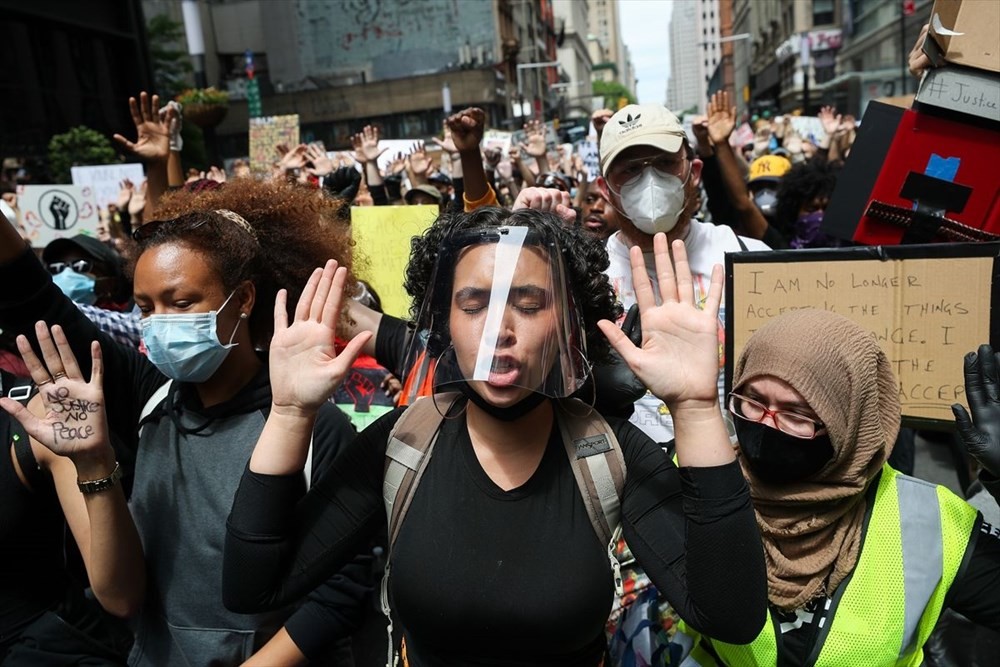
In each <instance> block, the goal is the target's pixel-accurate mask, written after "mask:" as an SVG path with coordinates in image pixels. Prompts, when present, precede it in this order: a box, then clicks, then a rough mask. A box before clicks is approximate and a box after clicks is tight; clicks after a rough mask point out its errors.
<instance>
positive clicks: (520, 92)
mask: <svg viewBox="0 0 1000 667" xmlns="http://www.w3.org/2000/svg"><path fill="white" fill-rule="evenodd" d="M558 66H559V61H558V60H552V61H550V62H546V63H518V65H517V97H518V100H519V101H520V104H521V115H522V116H523V115H525V114H524V84H523V81H522V80H521V70H524V69H541V68H545V67H558ZM531 115H532V116H534V115H535V109H534V105H532V109H531Z"/></svg>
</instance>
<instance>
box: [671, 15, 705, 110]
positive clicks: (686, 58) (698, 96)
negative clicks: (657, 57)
mask: <svg viewBox="0 0 1000 667" xmlns="http://www.w3.org/2000/svg"><path fill="white" fill-rule="evenodd" d="M698 13H699V10H698V4H697V3H695V2H675V3H674V9H673V13H672V14H671V15H670V27H669V28H668V30H667V32H668V35H669V39H670V77H669V78H668V79H667V108H669V109H670V110H671V111H674V112H675V113H678V114H679V113H681V112H682V111H685V110H688V109H692V108H697V107H698V106H699V104H700V103H701V100H702V97H703V96H702V92H701V91H702V86H703V81H702V79H701V69H702V67H703V66H702V64H701V47H700V46H699V45H698V41H699V37H700V33H699V32H698V30H697V29H695V30H692V27H693V26H697V21H698Z"/></svg>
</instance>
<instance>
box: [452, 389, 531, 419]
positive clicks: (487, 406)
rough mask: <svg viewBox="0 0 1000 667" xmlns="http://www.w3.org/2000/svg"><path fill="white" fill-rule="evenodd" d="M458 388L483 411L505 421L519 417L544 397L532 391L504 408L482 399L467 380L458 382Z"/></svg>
mask: <svg viewBox="0 0 1000 667" xmlns="http://www.w3.org/2000/svg"><path fill="white" fill-rule="evenodd" d="M458 389H459V391H461V392H462V395H463V396H465V397H466V398H468V399H469V400H470V401H472V402H473V403H475V404H476V405H477V406H478V407H479V408H480V409H481V410H482V411H483V412H485V413H486V414H488V415H489V416H491V417H493V418H495V419H499V420H500V421H505V422H512V421H516V420H518V419H520V418H521V417H523V416H524V415H526V414H528V413H529V412H531V411H532V410H534V409H535V408H537V407H538V406H539V405H541V404H542V401H544V400H545V398H546V397H545V395H544V394H539V393H538V392H532V393H531V394H528V395H527V396H525V397H524V398H522V399H521V400H520V401H518V402H517V403H515V404H514V405H511V406H508V407H506V408H498V407H497V406H495V405H492V404H491V403H487V402H486V401H485V400H483V397H482V396H480V395H479V394H477V393H476V390H475V389H473V388H472V387H471V386H469V383H468V382H461V383H459V385H458Z"/></svg>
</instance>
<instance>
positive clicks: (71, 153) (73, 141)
mask: <svg viewBox="0 0 1000 667" xmlns="http://www.w3.org/2000/svg"><path fill="white" fill-rule="evenodd" d="M117 161H118V154H117V153H116V152H115V149H114V148H113V147H112V146H111V141H110V140H109V139H108V138H107V137H105V136H104V135H103V134H101V133H100V132H98V131H97V130H92V129H91V128H89V127H87V126H85V125H80V126H78V127H74V128H71V129H70V130H69V131H68V132H64V133H62V134H57V135H55V136H54V137H52V139H51V140H50V141H49V176H50V177H51V178H52V182H53V183H69V182H70V180H71V174H70V167H76V166H81V165H88V164H110V163H112V162H117Z"/></svg>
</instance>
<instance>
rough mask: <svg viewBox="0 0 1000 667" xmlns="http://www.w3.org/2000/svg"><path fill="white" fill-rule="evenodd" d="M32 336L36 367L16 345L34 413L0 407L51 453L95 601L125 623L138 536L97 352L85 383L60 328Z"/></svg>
mask: <svg viewBox="0 0 1000 667" xmlns="http://www.w3.org/2000/svg"><path fill="white" fill-rule="evenodd" d="M36 329H37V330H36V333H37V337H38V342H39V345H40V347H41V350H42V359H41V360H40V359H39V358H38V356H37V355H35V353H34V351H33V350H32V349H31V346H30V345H29V344H28V340H27V338H25V337H24V336H18V338H17V347H18V350H19V351H20V353H21V356H22V357H23V358H24V362H25V364H26V365H27V367H28V370H29V371H30V372H31V379H32V380H33V381H34V382H35V384H36V385H37V386H38V387H39V394H38V396H37V397H36V398H35V399H33V405H30V406H29V407H31V408H34V412H33V411H32V410H30V409H28V408H25V407H24V406H22V405H21V404H20V403H18V402H17V401H14V400H11V399H9V398H0V406H2V407H3V409H4V410H6V411H7V412H9V413H10V414H11V415H12V416H13V417H14V418H16V419H17V420H18V421H19V422H21V424H22V425H23V426H24V429H25V431H27V433H28V434H29V435H30V436H31V437H32V438H33V439H34V440H35V441H36V442H38V443H40V444H42V445H44V446H45V447H46V448H47V449H48V450H49V451H50V452H51V456H45V457H43V458H42V461H43V462H44V463H43V464H44V465H47V467H49V469H50V470H51V472H52V477H53V480H54V482H55V486H56V493H57V494H58V496H59V502H60V504H61V505H62V508H63V512H64V514H65V515H66V518H67V522H68V523H69V526H70V529H71V530H72V532H73V536H74V538H75V539H76V542H77V545H78V546H79V548H80V554H81V555H82V556H83V562H84V565H85V566H86V568H87V576H88V578H89V579H90V585H91V587H92V589H93V591H94V595H95V596H96V597H97V600H98V601H99V602H100V603H101V605H102V606H103V607H104V608H105V609H107V610H108V611H109V612H110V613H112V614H114V615H115V616H120V617H130V616H133V615H135V614H136V613H138V611H139V609H140V608H141V606H142V601H143V597H144V596H145V591H146V567H145V560H144V559H143V553H142V544H141V542H140V541H139V534H138V532H137V531H136V528H135V523H133V521H132V515H131V514H130V513H129V511H128V506H127V505H126V502H125V495H124V494H123V493H122V490H121V485H120V484H119V483H118V481H119V479H120V476H121V468H120V465H119V464H118V462H117V461H116V460H115V452H114V451H113V450H112V448H111V441H110V433H109V430H108V421H107V414H106V410H105V401H104V390H103V379H104V364H103V363H102V358H101V346H100V345H99V344H98V343H97V342H96V341H95V342H93V343H91V348H90V353H91V355H92V361H91V372H90V381H89V382H88V381H87V380H85V379H84V375H83V372H82V371H81V370H80V366H79V365H78V364H77V362H76V357H75V356H74V355H73V352H72V350H71V349H70V346H69V342H68V341H67V340H66V336H65V335H64V334H63V331H62V329H61V328H60V327H58V326H55V327H52V331H51V334H50V332H49V329H48V327H47V326H45V324H44V323H43V322H39V323H38V326H37V328H36ZM67 461H68V462H71V463H72V465H67V464H66V462H67Z"/></svg>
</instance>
